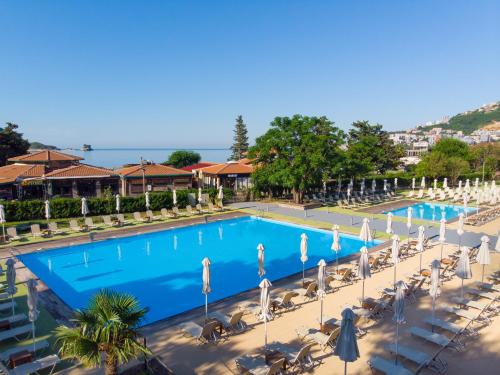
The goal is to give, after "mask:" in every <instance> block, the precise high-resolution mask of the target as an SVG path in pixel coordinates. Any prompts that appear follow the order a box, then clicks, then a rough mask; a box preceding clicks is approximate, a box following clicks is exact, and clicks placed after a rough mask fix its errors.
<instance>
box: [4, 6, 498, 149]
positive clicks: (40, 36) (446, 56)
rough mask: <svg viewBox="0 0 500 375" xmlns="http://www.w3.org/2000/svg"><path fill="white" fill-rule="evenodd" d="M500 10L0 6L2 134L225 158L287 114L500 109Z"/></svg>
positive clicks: (408, 115) (395, 121)
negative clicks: (239, 136)
mask: <svg viewBox="0 0 500 375" xmlns="http://www.w3.org/2000/svg"><path fill="white" fill-rule="evenodd" d="M499 19H500V1H498V0H492V1H486V0H485V1H483V0H475V1H470V0H449V1H437V0H419V1H415V0H394V1H381V0H377V1H372V0H367V1H340V0H339V1H311V0H303V1H295V0H282V1H274V0H262V1H256V0H251V1H237V0H227V1H222V0H219V1H217V0H213V1H189V0H184V1H181V0H178V1H167V0H162V1H151V0H149V1H139V0H136V1H124V0H116V1H110V0H107V1H97V0H96V1H87V0H86V1H84V0H81V1H63V0H58V1H39V0H35V1H23V0H12V1H10V0H0V122H2V123H3V122H6V121H11V122H16V123H18V124H19V125H21V130H22V131H23V132H24V133H25V134H26V136H27V137H28V138H29V139H30V140H38V141H42V142H47V143H50V144H56V145H58V146H79V145H81V144H82V143H90V144H92V145H94V146H95V147H105V146H108V147H122V146H124V147H127V146H132V147H141V146H146V147H162V146H165V147H167V146H168V147H177V146H178V147H188V146H197V147H211V146H212V147H213V146H228V145H229V144H230V143H231V138H232V129H233V125H234V118H235V117H236V116H237V115H238V114H242V115H243V117H244V119H245V121H246V122H247V124H248V127H249V132H250V136H251V138H252V139H253V138H254V137H255V136H257V135H259V134H262V133H263V132H264V131H265V130H266V129H267V127H268V124H269V122H270V121H271V120H272V119H273V117H275V116H283V115H293V114H295V113H301V114H307V115H326V116H328V117H329V118H330V119H332V120H333V121H335V122H336V123H337V125H338V126H340V127H342V128H344V129H346V128H348V126H349V124H350V123H351V122H352V121H354V120H359V119H367V120H370V121H372V122H379V123H381V124H383V125H384V126H385V127H386V128H387V129H389V130H396V129H400V128H406V127H410V126H414V125H415V124H417V123H421V122H425V121H430V120H436V119H439V118H441V117H442V116H443V115H446V114H454V113H457V112H461V111H463V110H467V109H469V108H474V107H477V106H480V105H482V104H484V103H487V102H492V101H497V100H500V69H499V67H500V22H499Z"/></svg>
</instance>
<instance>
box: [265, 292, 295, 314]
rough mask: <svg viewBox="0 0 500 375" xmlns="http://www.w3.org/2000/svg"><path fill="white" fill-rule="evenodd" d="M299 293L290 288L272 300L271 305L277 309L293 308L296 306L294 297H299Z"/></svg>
mask: <svg viewBox="0 0 500 375" xmlns="http://www.w3.org/2000/svg"><path fill="white" fill-rule="evenodd" d="M298 295H299V293H297V292H296V291H294V290H288V291H286V292H284V293H283V296H282V297H276V298H274V299H272V300H271V305H272V306H273V308H275V309H276V310H280V309H282V310H286V311H288V310H293V309H294V308H295V303H293V301H292V299H293V297H297V296H298Z"/></svg>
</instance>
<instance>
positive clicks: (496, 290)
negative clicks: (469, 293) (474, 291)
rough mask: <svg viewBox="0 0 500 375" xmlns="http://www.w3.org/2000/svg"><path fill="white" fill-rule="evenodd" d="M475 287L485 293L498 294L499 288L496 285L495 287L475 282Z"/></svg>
mask: <svg viewBox="0 0 500 375" xmlns="http://www.w3.org/2000/svg"><path fill="white" fill-rule="evenodd" d="M476 285H477V287H478V288H480V289H483V290H485V291H489V292H497V293H499V292H500V287H499V286H497V285H495V284H491V283H482V282H480V281H478V282H476Z"/></svg>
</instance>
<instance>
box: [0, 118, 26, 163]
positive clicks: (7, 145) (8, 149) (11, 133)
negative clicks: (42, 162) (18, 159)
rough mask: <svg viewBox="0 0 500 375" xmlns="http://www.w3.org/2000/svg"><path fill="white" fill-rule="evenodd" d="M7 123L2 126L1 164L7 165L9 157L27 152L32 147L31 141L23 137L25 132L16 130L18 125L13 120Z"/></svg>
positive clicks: (0, 140)
mask: <svg viewBox="0 0 500 375" xmlns="http://www.w3.org/2000/svg"><path fill="white" fill-rule="evenodd" d="M5 125H6V126H5V127H4V128H0V166H2V165H5V164H6V163H7V159H8V158H11V157H13V156H18V155H23V154H26V153H27V152H28V149H29V148H30V143H29V142H28V141H27V140H26V139H24V138H23V134H22V133H19V132H17V131H16V129H17V128H18V127H19V126H18V125H16V124H13V123H12V122H7V123H6V124H5Z"/></svg>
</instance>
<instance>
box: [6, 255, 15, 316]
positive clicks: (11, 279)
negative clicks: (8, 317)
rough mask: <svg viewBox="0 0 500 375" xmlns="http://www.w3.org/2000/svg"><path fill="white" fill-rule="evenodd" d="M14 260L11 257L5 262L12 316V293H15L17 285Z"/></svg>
mask: <svg viewBox="0 0 500 375" xmlns="http://www.w3.org/2000/svg"><path fill="white" fill-rule="evenodd" d="M15 263H16V262H15V260H14V259H13V258H9V259H7V261H6V262H5V265H6V266H7V271H6V274H7V289H6V291H7V294H9V295H10V300H11V302H12V316H14V314H15V310H14V294H16V293H17V287H16V267H15Z"/></svg>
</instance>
